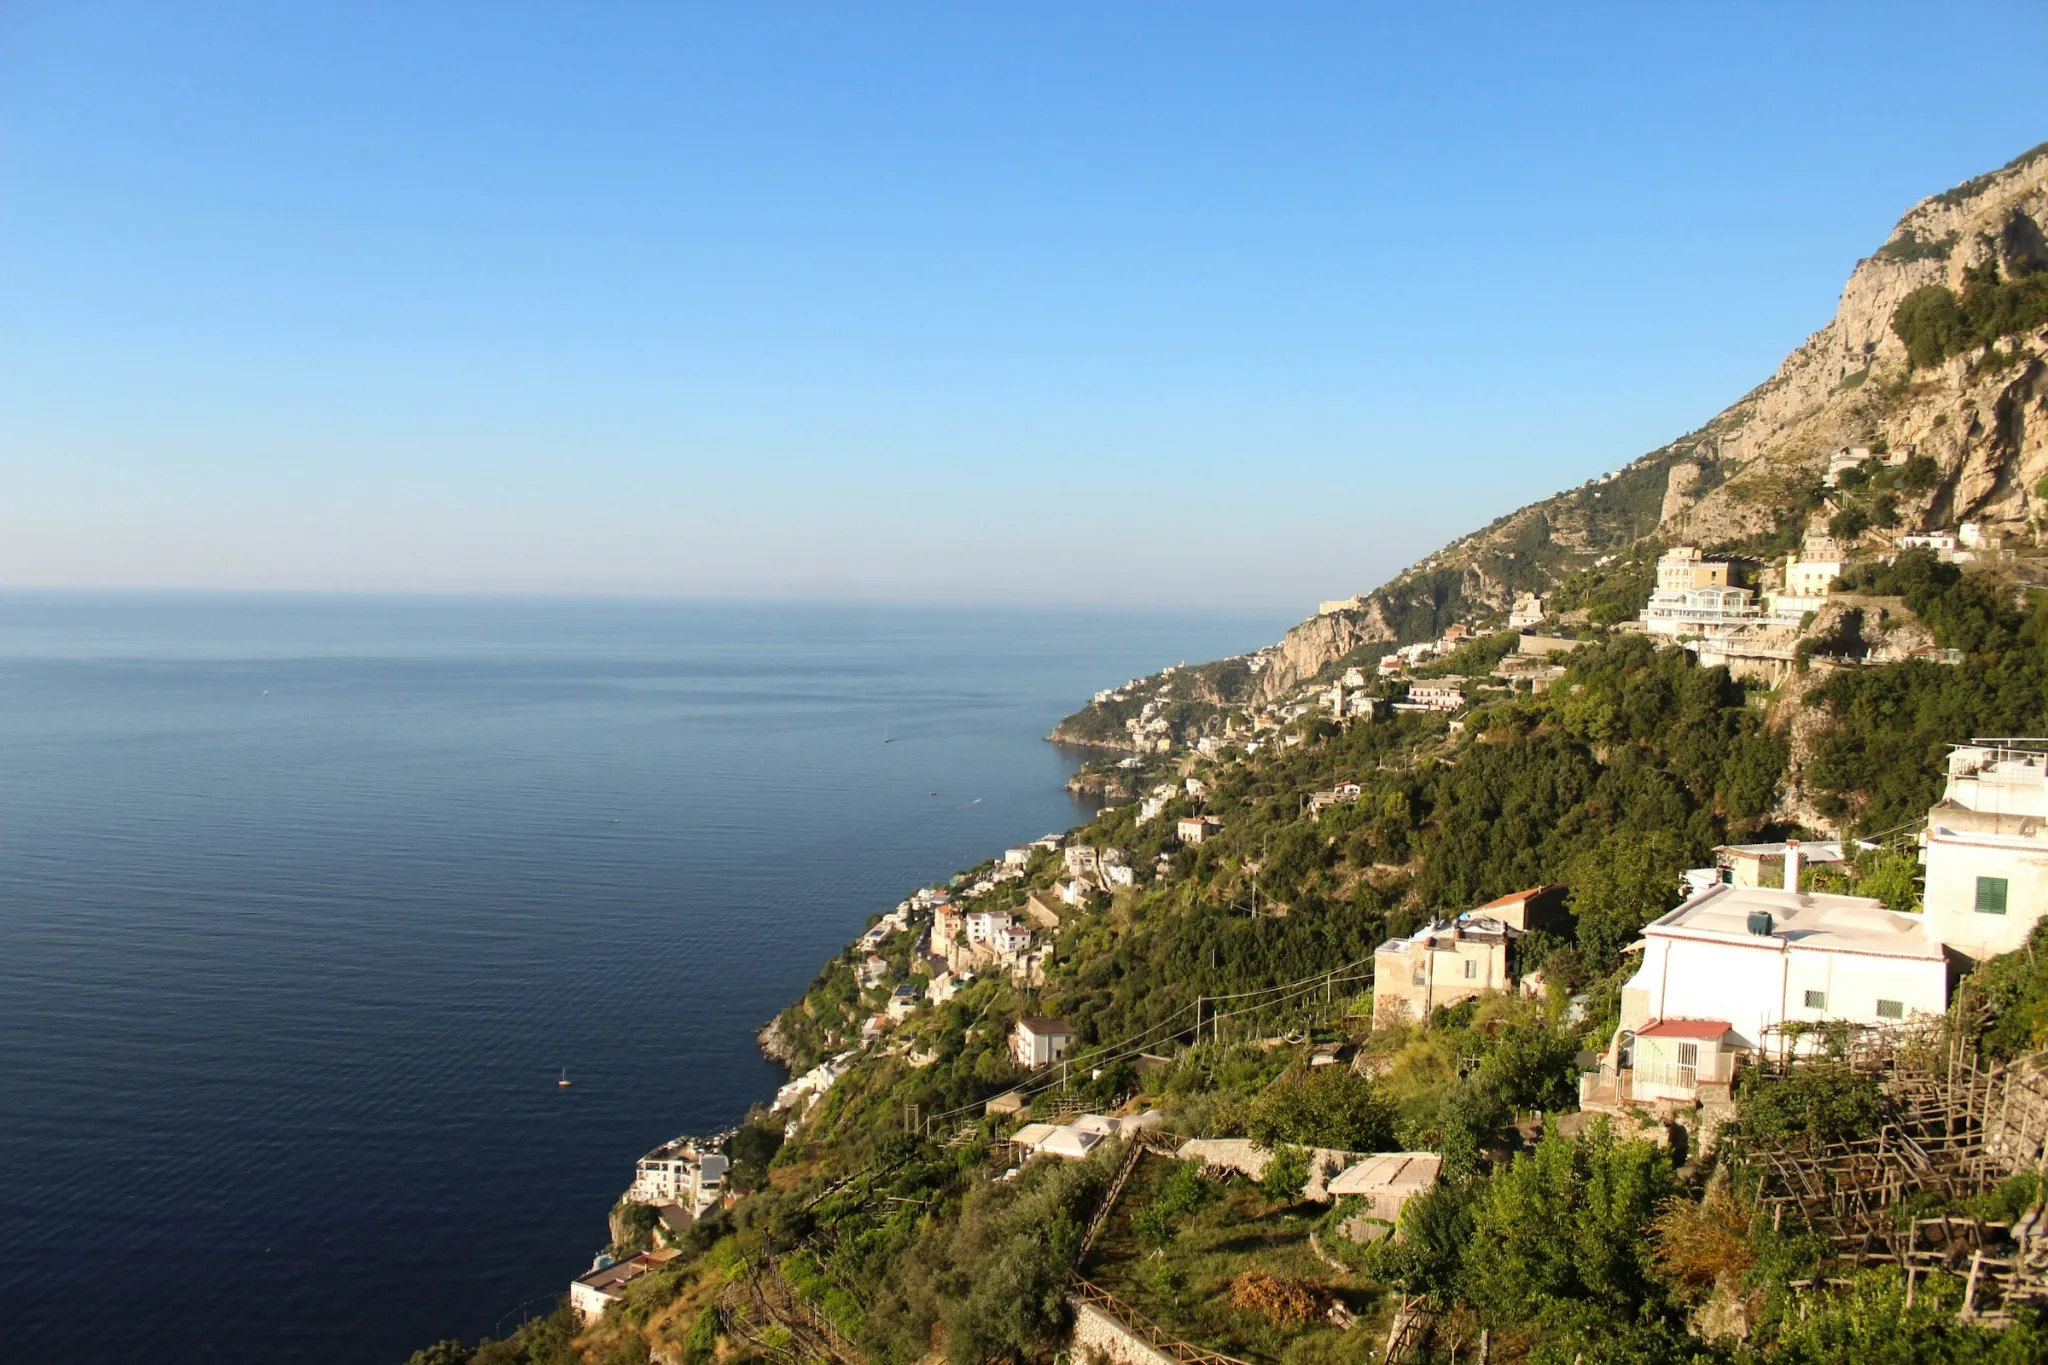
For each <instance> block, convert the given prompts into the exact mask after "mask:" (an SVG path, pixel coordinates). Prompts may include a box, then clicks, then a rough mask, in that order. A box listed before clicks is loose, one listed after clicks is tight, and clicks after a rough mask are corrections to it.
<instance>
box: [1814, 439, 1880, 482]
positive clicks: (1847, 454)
mask: <svg viewBox="0 0 2048 1365" xmlns="http://www.w3.org/2000/svg"><path fill="white" fill-rule="evenodd" d="M1869 458H1870V447H1869V446H1843V447H1842V448H1841V449H1839V450H1837V451H1835V452H1834V454H1832V455H1830V456H1828V472H1827V473H1825V474H1823V475H1821V482H1822V483H1824V484H1826V485H1827V486H1828V487H1829V488H1834V487H1837V486H1839V485H1840V483H1841V481H1842V474H1843V472H1844V471H1845V470H1850V469H1858V468H1861V467H1862V464H1863V462H1864V461H1865V460H1867V459H1869Z"/></svg>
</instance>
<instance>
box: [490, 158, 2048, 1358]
mask: <svg viewBox="0 0 2048 1365" xmlns="http://www.w3.org/2000/svg"><path fill="white" fill-rule="evenodd" d="M2022 220H2023V221H2024V222H2025V223H2027V224H2032V225H2033V230H2032V233H2031V235H2029V233H2028V232H2027V231H2025V230H2024V229H2023V228H2021V227H2019V226H2017V224H2019V223H2020V222H2021V221H2022ZM2043 222H2048V156H2043V155H2041V154H2039V153H2038V152H2037V153H2035V154H2030V156H2029V157H2023V158H2021V159H2019V160H2018V161H2016V162H2015V163H2013V165H2012V166H2009V167H2007V168H2005V169H2004V170H2002V171H2000V172H1996V173H1993V174H1992V175H1990V176H1987V177H1983V178H1981V179H1980V180H1979V181H1973V182H1971V184H1970V185H1967V186H1963V187H1959V188H1958V189H1957V190H1956V191H1951V192H1950V193H1949V194H1947V195H1943V196H1936V197H1934V198H1933V199H1930V200H1928V201H1926V202H1924V203H1923V204H1922V205H1920V206H1918V207H1916V208H1915V209H1914V210H1913V211H1912V212H1911V213H1909V214H1908V215H1907V217H1906V218H1905V219H1903V220H1902V222H1901V225H1900V227H1899V229H1898V230H1897V231H1895V233H1894V235H1893V238H1892V240H1891V241H1890V242H1888V243H1887V244H1886V245H1885V247H1884V248H1883V249H1881V250H1880V251H1879V252H1878V253H1877V255H1876V256H1873V257H1872V258H1871V260H1870V261H1866V262H1864V263H1863V264H1862V265H1860V266H1859V267H1858V271H1857V275H1856V276H1855V277H1854V278H1852V280H1851V283H1850V286H1849V288H1848V289H1847V290H1846V291H1845V293H1844V297H1843V305H1842V310H1841V312H1840V313H1839V314H1838V316H1837V318H1836V320H1835V321H1834V322H1832V323H1831V324H1830V326H1829V328H1827V329H1824V330H1823V332H1822V333H1818V334H1816V336H1815V338H1814V339H1813V340H1811V341H1809V343H1808V344H1807V345H1806V346H1805V347H1802V348H1801V350H1800V351H1799V352H1797V353H1795V355H1794V356H1793V357H1791V358H1790V359H1788V360H1787V362H1786V365H1785V367H1783V368H1781V370H1780V372H1779V374H1778V375H1777V376H1775V377H1774V378H1773V380H1772V381H1770V382H1769V383H1767V384H1766V385H1764V386H1761V387H1760V388H1759V390H1757V391H1756V392H1754V393H1752V394H1751V395H1749V396H1748V397H1746V398H1745V399H1743V400H1742V402H1741V403H1739V404H1738V405H1737V406H1736V408H1733V409H1731V410H1730V412H1729V413H1726V414H1723V415H1722V416H1721V417H1719V418H1716V419H1715V421H1714V422H1713V423H1710V424H1709V425H1708V426H1707V427H1706V428H1703V429H1702V431H1701V432H1699V433H1694V434H1693V435H1692V436H1691V437H1688V438H1686V439H1685V440H1684V441H1682V442H1680V443H1677V444H1675V445H1674V446H1673V447H1669V448H1666V449H1665V450H1663V451H1659V452H1653V454H1652V455H1651V456H1646V457H1645V458H1644V459H1643V460H1642V461H1638V462H1635V463H1634V464H1632V465H1631V466H1629V467H1627V468H1625V469H1623V470H1620V471H1616V472H1615V473H1614V474H1612V475H1609V476H1606V477H1605V478H1603V479H1599V480H1593V481H1589V483H1588V485H1586V486H1585V487H1584V488H1582V489H1579V490H1574V491H1572V492H1571V493H1568V494H1561V495H1559V497H1558V498H1557V499H1552V500H1549V501H1548V502H1547V503H1545V504H1538V505H1537V506H1536V507H1534V508H1528V509H1523V510H1522V511H1521V512H1518V513H1514V514H1511V515H1510V516H1508V517H1504V518H1502V519H1501V521H1499V522H1497V523H1495V525H1494V526H1493V527H1490V528H1488V529H1487V530H1486V531H1484V532H1481V533H1478V534H1477V535H1475V536H1473V537H1468V538H1466V539H1465V540H1463V541H1460V542H1459V543H1457V544H1456V545H1454V546H1451V547H1447V549H1446V550H1445V551H1442V552H1439V554H1438V555H1435V556H1432V557H1431V558H1430V559H1429V560H1426V561H1424V563H1423V564H1421V565H1418V566H1416V567H1415V568H1414V569H1412V570H1410V571H1408V572H1407V573H1405V574H1404V575H1402V576H1400V577H1399V578H1397V579H1396V580H1395V581H1394V582H1393V583H1392V584H1389V585H1388V586H1387V587H1386V588H1383V589H1380V590H1377V591H1376V592H1375V593H1372V594H1365V595H1360V596H1356V597H1350V598H1342V599H1337V600H1333V601H1329V602H1324V603H1322V604H1321V609H1320V610H1319V611H1318V613H1317V614H1316V615H1315V616H1313V617H1311V618H1309V619H1308V620H1307V621H1305V622H1304V623H1303V624H1302V625H1301V626H1299V627H1297V628H1296V629H1295V630H1294V631H1292V632H1290V633H1289V636H1288V637H1287V639H1286V640H1283V641H1282V642H1280V643H1278V644H1276V645H1274V646H1273V647H1271V648H1269V649H1266V650H1262V651H1259V652H1258V653H1255V654H1252V655H1249V656H1244V657H1241V658H1237V659H1231V660H1223V661H1218V662H1216V663H1210V664H1197V665H1193V666H1181V665H1177V666H1175V667H1173V668H1169V669H1165V670H1162V671H1161V672H1160V673H1158V674H1155V675H1152V676H1150V677H1147V678H1142V679H1135V680H1132V681H1130V682H1128V683H1125V684H1123V685H1122V686H1120V687H1115V688H1109V689H1105V690H1104V691H1102V692H1100V693H1098V694H1097V695H1096V696H1095V697H1094V699H1093V700H1092V701H1091V702H1090V703H1089V704H1088V706H1087V707H1085V708H1084V709H1083V710H1082V711H1081V712H1079V713H1078V714H1077V715H1075V716H1073V717H1070V718H1068V720H1066V721H1064V722H1062V724H1061V725H1060V727H1059V728H1058V729H1056V730H1055V731H1054V735H1053V737H1054V738H1055V739H1058V740H1061V741H1064V742H1070V743H1074V744H1078V745H1086V746H1089V749H1090V751H1091V755H1092V756H1091V758H1090V760H1089V762H1088V763H1087V765H1086V766H1085V767H1084V769H1083V771H1082V772H1081V773H1080V774H1079V776H1077V778H1076V779H1075V786H1076V788H1077V789H1078V790H1084V791H1088V792H1091V793H1097V794H1098V797H1099V800H1100V802H1101V809H1100V811H1099V813H1098V814H1097V816H1096V817H1095V819H1093V820H1092V821H1090V822H1088V823H1087V824H1085V825H1083V826H1081V827H1079V828H1077V829H1075V830H1072V831H1068V832H1066V833H1063V834H1062V833H1052V834H1047V835H1046V836H1044V837H1042V838H1039V839H1037V840H1035V841H1032V842H1029V843H1020V844H1018V845H1017V846H1015V847H1012V848H1009V849H1005V850H1000V851H992V856H991V857H990V858H988V859H987V860H985V861H984V862H982V863H980V864H978V865H976V866H974V867H971V868H967V869H963V870H961V871H959V872H957V873H956V874H954V875H953V876H951V877H950V878H948V879H945V880H944V881H942V882H941V883H939V884H936V885H931V886H927V887H924V888H922V889H920V890H918V891H916V892H914V893H913V894H911V895H910V896H908V897H907V898H905V899H904V900H903V901H902V902H901V903H900V904H898V905H896V906H895V907H893V908H891V909H889V910H887V911H886V912H885V913H883V914H880V915H878V916H876V917H875V918H874V919H873V920H872V921H871V923H870V925H869V927H868V928H867V929H866V931H865V933H863V934H862V935H861V936H860V938H859V939H858V940H857V941H856V942H855V943H853V944H852V945H850V946H849V948H848V949H847V950H846V952H845V953H844V954H842V955H841V956H840V958H839V959H837V960H836V961H834V962H832V963H830V964H828V965H827V966H826V968H825V969H824V970H823V971H822V972H821V973H820V974H819V976H818V977H817V979H816V980H815V981H814V982H813V984H812V986H811V988H810V989H809V990H808V991H807V992H806V994H805V996H804V998H803V999H802V1000H801V1001H799V1002H797V1003H796V1004H794V1005H792V1006H791V1007H790V1008H789V1009H787V1010H785V1011H784V1012H783V1013H782V1014H781V1015H780V1016H779V1017H778V1018H777V1019H776V1020H774V1021H773V1022H772V1023H771V1024H769V1025H768V1027H767V1028H766V1029H764V1031H763V1038H762V1041H763V1045H764V1048H766V1049H767V1050H768V1051H769V1053H770V1055H772V1056H774V1057H776V1058H777V1059H778V1060H780V1061H782V1062H784V1063H785V1064H786V1065H787V1066H788V1067H789V1070H790V1077H791V1078H790V1080H789V1082H788V1083H787V1084H786V1085H784V1086H783V1087H782V1089H781V1091H780V1092H779V1093H778V1094H777V1095H776V1096H774V1097H773V1099H772V1100H764V1101H763V1103H762V1104H760V1105H758V1106H756V1108H755V1109H754V1110H753V1111H752V1112H751V1113H749V1114H748V1115H747V1116H746V1119H745V1121H744V1123H742V1124H741V1125H740V1126H739V1127H738V1128H736V1129H734V1130H732V1131H731V1132H729V1133H725V1134H720V1135H716V1136H713V1137H705V1138H679V1139H677V1140H676V1141H675V1142H672V1143H668V1144H665V1145H664V1146H663V1147H661V1148H658V1149H656V1150H655V1151H653V1152H650V1153H649V1154H648V1155H647V1157H645V1158H643V1159H642V1160H641V1162H640V1163H639V1166H638V1169H637V1170H636V1171H635V1173H634V1175H633V1177H632V1181H631V1184H630V1185H629V1186H628V1188H627V1189H626V1191H625V1193H624V1196H623V1197H622V1199H621V1201H620V1203H619V1204H618V1206H617V1207H616V1208H615V1209H614V1210H613V1215H612V1226H611V1236H610V1243H609V1245H608V1246H607V1247H606V1249H605V1251H604V1252H603V1254H601V1255H600V1256H599V1257H598V1260H597V1263H596V1264H595V1265H594V1266H593V1267H592V1269H591V1270H590V1271H589V1272H588V1273H586V1274H584V1275H582V1276H580V1277H578V1278H577V1279H576V1280H575V1281H574V1283H573V1284H572V1285H571V1286H570V1289H569V1296H568V1298H567V1299H566V1300H565V1306H564V1308H563V1309H562V1310H561V1311H559V1312H558V1313H556V1314H554V1315H553V1316H551V1317H548V1318H545V1319H541V1320H539V1321H537V1322H535V1323H532V1324H529V1325H528V1326H527V1327H526V1328H523V1329H522V1330H521V1331H520V1332H519V1333H518V1334H516V1335H515V1336H514V1337H513V1338H510V1339H508V1340H506V1341H503V1342H494V1343H488V1344H486V1345H484V1346H481V1347H479V1348H476V1349H474V1350H467V1349H465V1350H463V1351H461V1352H460V1355H461V1358H463V1359H474V1360H475V1361H478V1362H483V1363H484V1365H489V1363H490V1362H493V1361H497V1362H511V1361H523V1360H530V1361H536V1362H538V1361H566V1360H584V1361H634V1362H637V1361H643V1360H649V1359H659V1360H663V1361H672V1362H688V1365H705V1363H706V1362H710V1361H713V1360H754V1359H759V1360H770V1359H773V1360H792V1361H793V1360H799V1359H803V1360H811V1359H832V1360H835V1361H839V1362H842V1365H883V1363H884V1362H901V1363H902V1365H908V1362H911V1361H921V1360H927V1359H936V1358H938V1357H939V1356H944V1357H945V1358H946V1359H948V1360H950V1361H953V1362H955V1363H956V1365H978V1362H983V1361H988V1360H995V1359H1004V1360H1050V1359H1055V1358H1057V1357H1058V1356H1059V1355H1060V1354H1061V1353H1065V1354H1066V1355H1067V1357H1068V1358H1069V1359H1083V1358H1086V1359H1097V1360H1108V1361H1114V1362H1118V1365H1168V1363H1170V1362H1173V1363H1178V1365H1247V1363H1248V1365H1277V1363H1284V1365H1325V1362H1330V1363H1332V1365H1334V1363H1335V1362H1350V1361H1359V1362H1364V1361H1388V1362H1402V1361H1418V1362H1419V1361H1451V1360H1457V1359H1460V1358H1463V1359H1466V1360H1477V1361H1521V1360H1529V1361H1537V1362H1551V1361H1555V1362H1558V1363H1559V1365H1565V1363H1566V1362H1581V1361H1591V1360H1631V1361H1666V1360H1669V1361H1681V1360H1683V1361H1716V1362H1738V1361H1783V1362H1819V1361H1832V1360H1863V1359H1887V1360H1900V1361H1918V1360H1928V1361H1933V1360H1985V1361H2022V1360H2038V1359H2042V1358H2048V1321H2044V1318H2043V1313H2044V1311H2048V1204H2044V1194H2048V928H2043V927H2042V920H2043V916H2044V912H2048V596H2044V594H2043V591H2042V590H2043V588H2044V586H2048V551H2044V550H2043V547H2042V546H2041V545H2040V535H2041V532H2042V530H2044V529H2048V441H2044V438H2043V436H2042V432H2044V431H2048V247H2040V246H2039V245H2038V244H2039V243H2040V242H2041V241H2042V240H2043V238H2042V234H2041V231H2040V226H2039V225H2040V224H2041V223H2043ZM1929 290H1935V291H1939V292H1941V293H1942V294H1943V295H1945V296H1946V297H1948V298H1949V299H1950V304H1951V307H1952V308H1953V309H1955V310H1959V311H1958V312H1957V316H1960V317H1963V318H1965V319H1967V318H1970V317H1974V316H1976V314H1975V313H1973V312H1972V311H1971V309H1972V308H1974V307H1975V306H1976V305H1975V304H1972V303H1971V302H1970V301H1971V300H1972V299H1976V300H1978V301H1979V302H1981V301H1982V300H1983V299H1984V298H1986V297H1988V295H1987V292H1986V291H1994V292H1995V291H1999V290H2004V291H2005V292H2004V293H2002V294H1999V298H2000V299H2001V300H2003V302H2002V303H2001V304H2000V307H2001V308H2003V309H2004V311H2003V312H2000V313H1999V314H1998V316H1999V317H2000V318H2003V319H2005V320H2006V322H2010V323H2012V327H2011V329H2010V330H2006V331H1993V332H1992V333H1991V334H1989V336H1988V337H1982V336H1978V335H1977V334H1976V333H1968V335H1965V333H1966V332H1967V328H1965V329H1964V331H1962V332H1955V333H1953V334H1952V333H1950V332H1941V333H1940V334H1939V335H1933V336H1932V339H1931V340H1930V335H1931V334H1929V333H1928V332H1927V331H1926V329H1925V328H1923V327H1922V325H1921V323H1920V321H1919V320H1920V319H1921V317H1922V316H1923V314H1927V313H1929V312H1930V305H1929V302H1928V301H1929V299H1930V298H1932V297H1933V296H1932V295H1930V294H1929V293H1928V292H1927V291H1929ZM1972 291H1975V292H1974V293H1973V292H1972ZM2029 291H2031V292H2029ZM1958 300H1960V302H1958ZM2029 300H2032V302H2029ZM1987 306H1988V305H1987ZM2029 310H2032V311H2029ZM1942 316H1943V317H1946V316H1948V314H1946V313H1943V314H1942ZM1874 320H1876V321H1874ZM1944 325H1946V324H1944ZM1970 325H1971V326H1974V325H1975V324H1974V323H1972V324H1970ZM1999 325H2000V326H2004V325H2005V323H2000V324H1999ZM1958 326H1959V327H1960V326H1961V324H1958ZM1959 337H1960V338H1962V339H1961V340H1958V338H1959ZM1965 342H1969V343H1970V344H1964V343H1965ZM1516 547H1519V548H1516ZM1516 556H1520V557H1519V558H1517V557H1516Z"/></svg>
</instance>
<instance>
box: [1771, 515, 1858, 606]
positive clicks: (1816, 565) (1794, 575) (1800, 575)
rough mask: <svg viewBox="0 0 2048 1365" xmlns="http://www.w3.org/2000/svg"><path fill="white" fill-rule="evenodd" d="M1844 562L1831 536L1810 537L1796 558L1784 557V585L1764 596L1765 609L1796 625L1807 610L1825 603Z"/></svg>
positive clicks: (1839, 575)
mask: <svg viewBox="0 0 2048 1365" xmlns="http://www.w3.org/2000/svg"><path fill="white" fill-rule="evenodd" d="M1846 562H1847V561H1846V560H1845V559H1844V557H1843V555H1842V548H1841V546H1840V545H1838V544H1837V543H1836V542H1835V541H1834V540H1833V539H1832V538H1831V537H1828V536H1815V535H1809V536H1807V538H1806V543H1805V545H1804V546H1803V547H1802V548H1801V549H1800V551H1799V553H1798V554H1796V555H1786V556H1785V567H1784V570H1783V575H1782V576H1783V578H1784V580H1785V581H1784V586H1783V587H1781V588H1779V589H1778V590H1777V591H1775V592H1772V593H1769V594H1767V596H1766V599H1765V604H1764V605H1765V610H1766V611H1767V612H1768V613H1769V614H1770V615H1772V616H1774V617H1777V618H1778V619H1780V620H1781V621H1790V622H1797V621H1798V620H1799V618H1800V617H1802V616H1804V615H1805V614H1806V613H1807V612H1809V611H1819V610H1820V609H1821V608H1822V607H1825V606H1826V605H1827V604H1828V593H1829V592H1831V591H1832V590H1833V588H1834V583H1835V580H1836V579H1838V578H1840V577H1841V576H1842V568H1843V566H1844V564H1845V563H1846Z"/></svg>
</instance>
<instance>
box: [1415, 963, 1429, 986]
mask: <svg viewBox="0 0 2048 1365" xmlns="http://www.w3.org/2000/svg"><path fill="white" fill-rule="evenodd" d="M1415 984H1416V985H1418V986H1427V985H1428V984H1429V977H1428V975H1427V974H1426V973H1425V972H1424V971H1423V970H1422V968H1420V967H1417V968H1416V969H1415Z"/></svg>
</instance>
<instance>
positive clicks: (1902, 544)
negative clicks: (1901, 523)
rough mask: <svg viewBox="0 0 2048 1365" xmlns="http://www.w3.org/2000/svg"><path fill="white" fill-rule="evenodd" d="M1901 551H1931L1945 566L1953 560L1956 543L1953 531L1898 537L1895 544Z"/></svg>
mask: <svg viewBox="0 0 2048 1365" xmlns="http://www.w3.org/2000/svg"><path fill="white" fill-rule="evenodd" d="M1895 543H1896V544H1897V545H1898V547H1899V548H1900V549H1901V550H1932V551H1934V557H1935V558H1936V559H1939V560H1940V561H1941V562H1942V563H1944V564H1946V563H1948V562H1949V561H1950V560H1952V559H1954V558H1955V553H1956V548H1957V545H1958V542H1957V540H1956V536H1955V533H1954V532H1953V531H1934V532H1930V533H1929V534H1927V535H1912V536H1900V537H1899V538H1898V540H1897V541H1896V542H1895Z"/></svg>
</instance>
